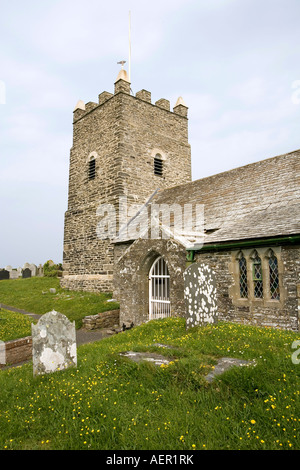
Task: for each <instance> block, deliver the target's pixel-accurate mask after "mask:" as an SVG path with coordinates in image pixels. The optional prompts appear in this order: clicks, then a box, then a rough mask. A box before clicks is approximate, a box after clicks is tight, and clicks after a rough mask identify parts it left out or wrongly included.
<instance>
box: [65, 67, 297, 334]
mask: <svg viewBox="0 0 300 470" xmlns="http://www.w3.org/2000/svg"><path fill="white" fill-rule="evenodd" d="M73 124H74V126H73V129H74V131H73V146H72V148H71V152H70V174H69V195H68V208H67V211H66V214H65V232H64V255H63V258H64V259H63V265H64V275H63V278H62V280H61V284H62V286H63V287H66V288H69V289H75V290H87V291H102V292H104V291H105V292H108V291H109V292H113V295H114V298H116V299H117V300H118V301H119V302H120V322H121V324H122V323H132V322H133V323H134V324H135V325H138V324H141V323H143V322H146V321H148V320H149V319H155V318H161V317H167V316H186V312H187V308H186V298H185V289H184V286H185V273H186V272H187V270H188V269H189V267H191V266H205V267H206V268H207V269H208V270H209V271H210V272H211V273H213V276H214V283H215V287H216V289H215V290H216V305H217V318H218V319H220V320H227V321H232V322H241V323H248V324H254V325H262V326H273V327H279V328H287V329H292V330H295V331H298V330H299V328H300V325H299V312H300V307H299V305H300V209H299V198H300V150H297V151H294V152H291V153H288V154H285V155H281V156H276V157H274V158H269V159H266V160H263V161H260V162H257V163H253V164H249V165H246V166H243V167H240V168H236V169H233V170H230V171H226V172H224V173H220V174H217V175H214V176H210V177H206V178H203V179H200V180H197V181H192V178H191V149H190V145H189V142H188V108H187V106H186V105H185V103H184V101H183V100H182V98H181V97H180V98H178V100H177V103H176V104H175V106H174V107H173V109H172V110H171V109H170V103H169V101H168V100H166V99H163V98H162V99H160V100H158V101H156V102H155V103H152V102H151V93H150V92H149V91H146V90H141V91H139V92H137V93H136V94H135V96H133V94H132V92H131V88H130V83H129V80H128V77H127V74H126V71H125V70H123V69H122V70H121V71H120V73H119V75H118V77H117V80H116V82H115V84H114V93H113V94H112V93H108V92H103V93H101V94H100V95H99V99H98V102H97V103H96V102H89V103H87V104H84V103H83V102H81V101H80V102H78V104H77V106H76V108H75V110H74V123H73ZM124 207H125V209H124ZM199 207H200V208H201V211H202V212H201V211H200V212H201V217H200V218H197V217H196V215H195V211H196V210H197V208H199ZM128 208H129V209H128ZM178 213H179V216H180V215H181V221H185V222H187V224H184V223H182V224H180V223H179V224H178V220H179V221H180V217H179V219H178ZM141 215H143V217H141ZM154 215H155V216H154ZM145 216H146V217H145ZM190 221H192V223H189V222H190ZM104 222H105V223H104ZM186 225H187V227H186ZM104 228H105V229H107V231H106V232H105V233H104V232H103V229H104ZM197 283H198V284H203V286H205V284H206V279H205V276H204V278H203V277H201V278H200V277H199V279H197Z"/></svg>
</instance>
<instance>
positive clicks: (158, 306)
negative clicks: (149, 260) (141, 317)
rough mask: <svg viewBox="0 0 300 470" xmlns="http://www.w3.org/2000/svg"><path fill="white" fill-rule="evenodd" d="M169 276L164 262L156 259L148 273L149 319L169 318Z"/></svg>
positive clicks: (160, 258)
mask: <svg viewBox="0 0 300 470" xmlns="http://www.w3.org/2000/svg"><path fill="white" fill-rule="evenodd" d="M170 312H171V308H170V275H169V270H168V266H167V264H166V262H165V260H164V259H163V258H162V256H160V257H159V258H157V259H156V260H155V261H154V263H153V265H152V267H151V269H150V272H149V319H150V320H154V319H156V318H165V317H169V316H170Z"/></svg>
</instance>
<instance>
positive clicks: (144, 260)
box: [114, 240, 300, 331]
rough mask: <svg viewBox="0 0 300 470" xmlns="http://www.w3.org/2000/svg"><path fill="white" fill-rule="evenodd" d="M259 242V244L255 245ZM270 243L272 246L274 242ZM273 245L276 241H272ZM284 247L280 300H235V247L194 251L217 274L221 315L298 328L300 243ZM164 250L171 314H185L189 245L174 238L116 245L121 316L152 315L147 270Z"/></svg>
mask: <svg viewBox="0 0 300 470" xmlns="http://www.w3.org/2000/svg"><path fill="white" fill-rule="evenodd" d="M253 248H255V245H253ZM271 248H272V247H271ZM273 248H274V247H273ZM276 250H277V251H278V250H280V260H281V261H280V264H281V265H282V266H281V267H280V285H281V291H280V296H281V298H280V301H270V300H265V299H263V300H262V299H250V300H247V301H244V299H239V300H236V299H235V297H234V295H233V292H234V289H235V288H236V286H235V283H236V282H238V281H237V279H236V278H235V276H234V272H233V268H232V263H233V252H231V251H220V252H210V253H204V252H203V253H201V251H200V252H199V253H196V254H195V263H204V264H205V265H208V266H209V267H210V268H211V270H213V271H214V272H215V275H216V286H217V306H218V319H219V320H223V321H230V322H237V323H243V324H252V325H256V326H270V327H275V328H283V329H290V330H294V331H298V330H299V317H298V315H299V313H298V311H299V310H298V305H299V301H300V299H299V298H298V296H297V295H298V294H299V293H300V289H298V290H299V293H298V294H297V285H299V281H300V247H299V246H282V247H277V248H274V251H276ZM159 255H161V256H163V257H164V259H165V261H166V262H167V265H168V268H169V272H170V286H171V287H170V300H171V315H172V316H185V304H184V282H183V272H184V271H185V269H186V266H187V264H186V251H185V249H184V248H183V247H182V246H181V245H179V244H177V243H175V242H174V241H172V240H138V241H136V242H134V243H133V244H131V245H130V244H127V245H126V244H118V245H116V247H115V273H114V281H115V291H114V297H115V298H117V299H118V301H119V302H120V321H121V322H129V323H130V322H134V324H135V325H136V324H141V323H143V322H145V321H148V319H149V308H148V306H149V287H148V286H149V284H148V282H149V281H148V277H149V270H150V268H151V266H152V263H153V262H154V260H155V258H156V257H157V256H159Z"/></svg>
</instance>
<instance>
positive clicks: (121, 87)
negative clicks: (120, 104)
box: [73, 69, 188, 122]
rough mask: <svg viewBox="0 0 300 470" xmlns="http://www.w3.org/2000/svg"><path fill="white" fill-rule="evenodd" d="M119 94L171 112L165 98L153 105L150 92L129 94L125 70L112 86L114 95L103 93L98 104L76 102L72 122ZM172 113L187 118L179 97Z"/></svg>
mask: <svg viewBox="0 0 300 470" xmlns="http://www.w3.org/2000/svg"><path fill="white" fill-rule="evenodd" d="M119 93H125V94H127V95H130V96H131V97H132V98H135V99H138V100H141V101H143V102H146V103H149V104H151V105H152V106H156V107H157V108H160V109H164V110H165V111H169V112H172V111H171V109H170V101H169V100H167V99H165V98H160V99H159V100H157V101H155V103H154V104H153V103H152V102H151V92H150V91H148V90H144V89H142V90H140V91H138V92H137V93H136V94H135V96H134V95H132V94H131V89H130V82H129V80H128V76H127V73H126V71H125V70H123V69H122V70H121V71H120V72H119V75H118V77H117V80H116V82H115V84H114V93H109V92H108V91H103V92H102V93H100V94H99V96H98V103H96V102H93V101H89V102H88V103H84V102H83V101H81V100H80V101H78V103H77V104H76V106H75V109H74V119H73V121H74V122H76V121H77V120H79V119H81V118H82V117H84V116H85V115H86V114H88V113H90V112H91V111H93V110H94V109H95V108H97V107H99V106H102V105H103V104H104V103H106V102H107V101H108V100H110V99H111V98H113V97H114V96H116V95H118V94H119ZM173 113H175V114H177V115H179V116H182V117H185V118H187V115H188V107H187V106H186V104H185V103H184V101H183V99H182V97H179V98H178V100H177V102H176V104H175V106H174V107H173Z"/></svg>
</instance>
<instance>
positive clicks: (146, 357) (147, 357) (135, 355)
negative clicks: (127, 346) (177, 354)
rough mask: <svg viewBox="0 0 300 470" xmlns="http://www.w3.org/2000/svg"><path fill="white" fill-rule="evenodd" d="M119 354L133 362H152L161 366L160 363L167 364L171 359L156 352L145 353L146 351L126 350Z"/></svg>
mask: <svg viewBox="0 0 300 470" xmlns="http://www.w3.org/2000/svg"><path fill="white" fill-rule="evenodd" d="M120 356H123V357H128V358H129V359H131V360H132V361H134V362H142V361H147V362H152V363H153V364H155V365H156V366H161V365H162V364H169V363H170V362H171V360H172V359H169V358H167V357H165V356H162V355H161V354H156V353H147V352H135V351H126V352H122V353H120Z"/></svg>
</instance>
